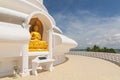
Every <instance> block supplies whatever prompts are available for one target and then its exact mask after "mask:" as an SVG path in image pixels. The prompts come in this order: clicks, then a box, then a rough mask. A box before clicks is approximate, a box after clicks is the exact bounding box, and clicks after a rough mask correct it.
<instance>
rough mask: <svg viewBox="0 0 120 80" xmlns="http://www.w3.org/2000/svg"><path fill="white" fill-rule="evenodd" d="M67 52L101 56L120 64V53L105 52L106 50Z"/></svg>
mask: <svg viewBox="0 0 120 80" xmlns="http://www.w3.org/2000/svg"><path fill="white" fill-rule="evenodd" d="M66 54H68V55H81V56H87V57H95V58H100V59H104V60H108V61H111V62H114V63H116V64H117V65H120V54H114V53H104V52H84V51H70V52H69V53H66Z"/></svg>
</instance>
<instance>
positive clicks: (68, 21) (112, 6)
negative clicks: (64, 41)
mask: <svg viewBox="0 0 120 80" xmlns="http://www.w3.org/2000/svg"><path fill="white" fill-rule="evenodd" d="M44 4H45V6H46V7H47V9H48V11H49V13H50V14H51V15H52V16H53V17H54V19H55V21H56V23H57V26H58V27H59V28H60V29H61V30H62V31H63V34H64V35H66V36H68V37H70V38H72V39H74V40H76V41H77V43H78V44H79V45H78V48H86V47H88V46H93V45H94V44H97V45H99V46H101V47H104V46H105V47H110V48H120V0H44Z"/></svg>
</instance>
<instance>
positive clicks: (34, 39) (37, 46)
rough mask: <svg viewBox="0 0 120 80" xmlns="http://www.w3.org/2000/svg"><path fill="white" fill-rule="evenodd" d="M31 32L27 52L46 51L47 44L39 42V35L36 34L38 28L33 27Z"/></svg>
mask: <svg viewBox="0 0 120 80" xmlns="http://www.w3.org/2000/svg"><path fill="white" fill-rule="evenodd" d="M33 30H34V31H32V32H31V40H30V42H29V51H46V50H47V47H48V44H47V42H46V41H42V40H41V34H40V33H39V32H38V26H34V27H33Z"/></svg>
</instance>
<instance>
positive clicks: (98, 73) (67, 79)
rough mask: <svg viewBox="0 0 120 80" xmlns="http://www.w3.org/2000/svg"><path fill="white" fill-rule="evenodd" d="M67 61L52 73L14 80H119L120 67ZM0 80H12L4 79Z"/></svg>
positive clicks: (74, 58) (75, 58) (71, 57)
mask: <svg viewBox="0 0 120 80" xmlns="http://www.w3.org/2000/svg"><path fill="white" fill-rule="evenodd" d="M67 57H68V59H69V60H68V61H67V62H65V63H63V64H61V65H58V66H55V69H54V70H53V72H48V71H44V72H41V73H39V74H38V76H33V75H31V76H27V77H24V78H22V77H18V78H16V79H15V80H120V67H119V66H117V65H115V64H113V63H111V62H109V61H105V60H102V59H97V58H92V57H85V56H76V55H67ZM0 80H13V77H4V78H1V79H0Z"/></svg>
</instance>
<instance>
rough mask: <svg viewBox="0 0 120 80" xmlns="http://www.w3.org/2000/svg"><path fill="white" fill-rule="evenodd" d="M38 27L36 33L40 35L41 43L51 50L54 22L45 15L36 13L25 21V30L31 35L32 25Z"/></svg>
mask: <svg viewBox="0 0 120 80" xmlns="http://www.w3.org/2000/svg"><path fill="white" fill-rule="evenodd" d="M36 24H37V25H38V26H39V30H38V32H39V33H40V34H41V37H42V41H46V42H47V44H48V50H49V51H50V50H51V49H52V29H53V27H54V24H55V22H54V20H53V19H51V16H50V15H49V14H47V13H44V12H40V11H36V12H33V13H32V14H30V16H29V17H28V19H27V25H26V29H27V30H29V32H30V33H31V32H32V31H33V26H34V25H36Z"/></svg>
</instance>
